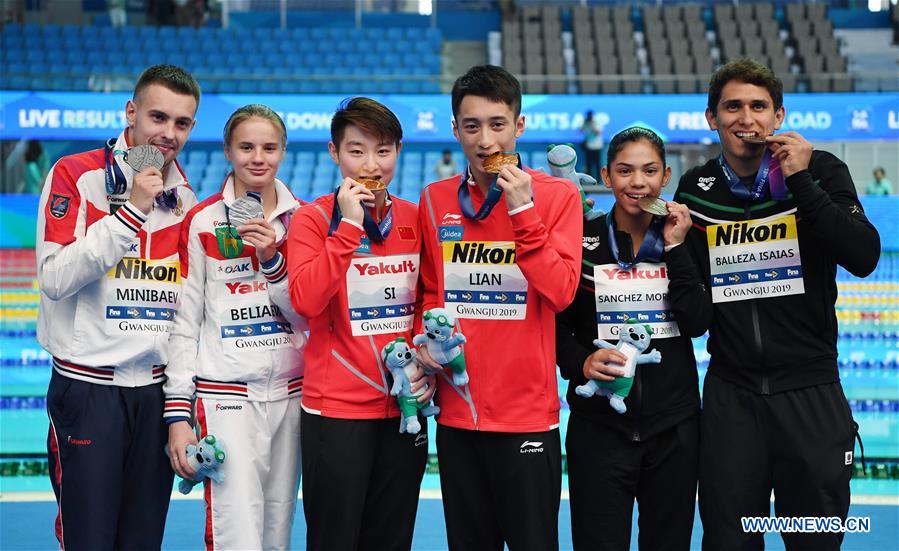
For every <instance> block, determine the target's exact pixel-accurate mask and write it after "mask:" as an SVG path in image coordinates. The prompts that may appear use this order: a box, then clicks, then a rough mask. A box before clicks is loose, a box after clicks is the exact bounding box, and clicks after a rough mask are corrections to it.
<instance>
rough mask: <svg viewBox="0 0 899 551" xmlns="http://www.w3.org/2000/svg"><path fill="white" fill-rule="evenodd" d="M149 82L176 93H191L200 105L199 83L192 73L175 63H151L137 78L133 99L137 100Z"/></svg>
mask: <svg viewBox="0 0 899 551" xmlns="http://www.w3.org/2000/svg"><path fill="white" fill-rule="evenodd" d="M151 84H159V85H162V86H165V87H166V88H168V89H169V90H171V91H172V92H175V93H176V94H184V95H191V96H193V97H194V99H195V100H197V105H200V85H199V84H198V83H197V80H196V79H195V78H194V77H193V75H191V74H190V73H188V72H187V71H185V70H184V69H182V68H181V67H178V66H175V65H153V66H152V67H148V68H147V69H146V70H145V71H144V72H143V73H141V75H140V78H139V79H137V84H136V85H135V86H134V97H133V99H134V100H135V101H137V100H138V99H139V98H138V96H140V94H141V92H143V91H144V88H146V87H147V86H149V85H151Z"/></svg>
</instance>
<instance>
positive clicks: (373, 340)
mask: <svg viewBox="0 0 899 551" xmlns="http://www.w3.org/2000/svg"><path fill="white" fill-rule="evenodd" d="M333 207H334V196H333V195H326V196H323V197H319V198H318V199H316V200H315V201H314V202H313V203H311V204H309V205H306V206H304V207H302V208H300V209H299V210H298V211H297V212H296V214H295V215H294V218H293V221H292V222H291V225H290V232H289V234H288V250H289V251H290V254H289V255H288V257H287V266H288V279H289V289H290V299H291V302H292V303H293V306H294V308H295V309H296V311H297V313H298V314H300V315H302V316H305V317H306V318H307V319H308V320H309V331H310V335H309V341H308V343H307V344H306V348H305V351H304V357H305V362H306V373H305V382H304V386H303V409H305V410H306V411H309V412H310V413H315V414H318V415H323V416H325V417H333V418H338V419H385V418H388V417H399V415H400V412H399V408H398V407H397V405H396V398H395V397H393V396H390V393H389V390H390V387H389V386H388V384H387V370H386V368H385V367H384V365H383V361H382V360H381V349H382V348H383V347H384V345H386V344H387V343H388V342H390V341H392V340H394V339H396V338H397V337H404V338H405V339H406V341H407V342H410V343H411V342H412V330H413V327H412V316H413V313H414V311H415V310H416V309H417V308H416V307H415V305H416V303H417V302H420V296H419V295H418V277H419V267H418V265H419V253H420V249H421V233H420V232H419V230H418V209H417V207H416V206H415V205H414V204H412V203H410V202H408V201H404V200H402V199H397V198H393V199H392V202H391V203H390V210H391V213H392V216H393V226H392V229H391V231H390V233H389V234H388V236H387V239H385V240H384V241H383V242H381V243H378V242H375V241H371V242H368V240H367V238H366V239H364V240H363V237H365V231H364V230H363V229H362V228H360V227H358V226H356V225H355V224H353V223H351V222H348V221H346V220H343V221H341V222H340V223H339V224H338V225H337V228H336V230H334V232H333V233H332V235H330V236H329V235H328V231H329V228H330V225H331V214H332V209H333ZM360 242H362V244H361V245H360ZM366 243H367V247H368V250H367V251H366V250H365V249H366ZM384 277H388V278H389V277H394V278H397V279H403V280H405V281H404V284H405V285H406V287H411V289H409V288H407V289H406V293H405V295H403V292H402V290H400V289H399V288H393V287H392V286H390V287H384V288H378V289H376V290H377V291H378V292H380V293H381V294H380V295H379V296H375V294H374V293H367V294H366V293H365V290H366V289H365V288H364V287H363V286H364V285H365V284H366V283H365V280H366V278H374V279H377V278H384ZM348 287H349V289H348ZM388 288H392V289H393V295H394V296H406V297H407V298H406V299H405V300H403V301H402V302H403V305H402V307H406V308H407V310H406V312H407V315H405V316H402V317H401V318H396V317H394V318H391V317H390V316H391V314H396V313H397V312H395V311H394V312H391V311H390V310H389V309H390V308H392V306H391V301H389V300H384V297H383V295H384V294H385V293H387V294H389V293H388ZM348 290H349V293H348ZM350 300H353V301H354V306H355V307H354V308H353V310H352V314H351V310H350V308H351V305H350ZM393 302H394V303H396V302H397V301H396V300H394V301H393ZM360 304H361V305H363V306H362V307H359V305H360ZM372 313H373V314H374V315H375V316H376V317H370V316H371V314H372ZM357 315H358V316H359V318H358V319H357V318H355V316H357ZM351 316H353V317H354V318H353V320H351ZM354 330H355V331H356V332H357V335H356V336H354V335H353V331H354ZM358 333H375V334H358Z"/></svg>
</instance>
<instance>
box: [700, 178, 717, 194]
mask: <svg viewBox="0 0 899 551" xmlns="http://www.w3.org/2000/svg"><path fill="white" fill-rule="evenodd" d="M696 185H697V186H699V188H700V189H701V190H702V191H708V190H710V189H711V188H712V186H713V185H715V177H714V176H709V177H708V178H703V177H700V178H699V181H698V182H696Z"/></svg>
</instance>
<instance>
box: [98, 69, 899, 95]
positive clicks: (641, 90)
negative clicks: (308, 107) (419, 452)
mask: <svg viewBox="0 0 899 551" xmlns="http://www.w3.org/2000/svg"><path fill="white" fill-rule="evenodd" d="M134 76H135V75H120V74H109V73H94V74H92V75H90V79H89V86H90V89H91V90H92V91H97V92H128V91H131V90H132V89H133V87H134ZM194 76H195V77H196V78H197V79H198V80H199V81H200V82H203V81H204V80H207V79H215V80H218V81H226V80H227V81H236V82H241V81H247V80H253V81H259V82H266V81H267V82H274V81H296V82H300V81H313V82H334V81H350V82H354V81H355V82H360V83H366V82H373V81H374V82H387V81H392V82H396V81H402V80H405V81H418V82H436V83H438V84H439V85H440V88H441V90H443V91H448V90H449V89H450V88H451V87H452V84H453V82H454V80H455V76H452V75H450V76H437V75H409V74H386V73H385V74H377V75H352V74H341V75H313V74H302V73H291V74H290V75H284V76H268V75H253V74H242V73H232V74H229V75H220V74H216V75H210V74H204V73H194ZM710 76H711V75H709V74H681V75H574V76H571V75H517V77H518V79H519V80H520V81H521V82H522V85H523V86H524V88H525V91H526V92H527V90H528V87H529V84H545V85H548V84H549V83H554V84H555V85H557V86H559V85H561V86H562V87H563V88H562V90H560V91H558V93H565V94H573V93H583V90H584V89H585V85H588V84H618V83H620V84H622V85H628V86H624V88H625V89H626V90H629V92H630V93H636V94H654V93H663V92H660V91H659V90H660V89H662V90H665V89H666V88H665V86H667V85H670V84H676V83H678V82H681V81H684V80H692V81H698V87H697V88H696V89H695V90H694V92H697V93H704V92H705V90H706V89H707V83H708V81H709V78H710ZM786 76H787V77H788V79H789V80H790V82H793V83H794V86H795V88H791V87H790V86H789V85H788V86H787V88H786V90H785V91H786V92H787V93H794V92H795V93H804V92H812V91H816V90H815V89H814V88H813V87H812V82H814V81H819V82H820V81H823V80H827V81H829V82H831V83H832V85H831V86H830V87H829V89H828V91H841V92H842V91H845V92H896V91H899V75H897V74H896V73H895V72H865V73H813V74H792V73H791V74H789V75H786ZM635 87H637V88H636V89H634V88H635ZM625 93H626V92H625ZM668 93H678V90H677V89H676V87H675V89H674V90H672V91H671V92H668Z"/></svg>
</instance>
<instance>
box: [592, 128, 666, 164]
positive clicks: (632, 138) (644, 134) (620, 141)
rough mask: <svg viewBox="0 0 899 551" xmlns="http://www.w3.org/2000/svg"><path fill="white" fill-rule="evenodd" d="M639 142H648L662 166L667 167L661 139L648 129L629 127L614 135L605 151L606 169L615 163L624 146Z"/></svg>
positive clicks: (663, 144)
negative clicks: (660, 160)
mask: <svg viewBox="0 0 899 551" xmlns="http://www.w3.org/2000/svg"><path fill="white" fill-rule="evenodd" d="M640 140H646V141H647V142H649V145H651V146H652V147H653V149H655V150H656V153H658V154H659V157H661V159H662V166H663V167H664V166H667V165H666V164H665V143H664V142H663V141H662V138H660V137H659V135H658V134H656V133H655V132H653V131H652V130H650V129H648V128H643V127H642V126H631V127H630V128H625V129H624V130H622V131H621V132H619V133H617V134H615V137H614V138H612V141H610V142H609V148H608V150H606V168H607V169H610V168H612V162H614V161H615V157H617V156H618V153H619V152H620V151H621V149H622V148H623V147H624V145H625V144H627V143H630V142H637V141H640Z"/></svg>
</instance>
